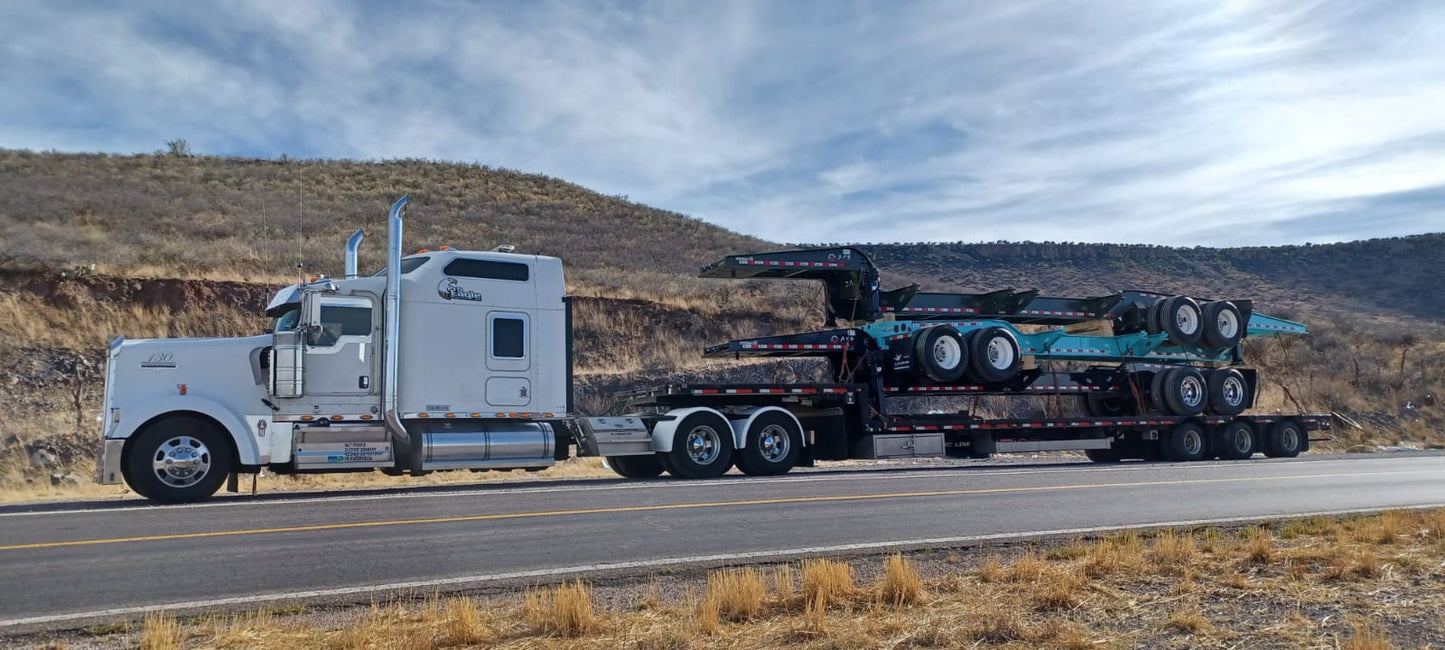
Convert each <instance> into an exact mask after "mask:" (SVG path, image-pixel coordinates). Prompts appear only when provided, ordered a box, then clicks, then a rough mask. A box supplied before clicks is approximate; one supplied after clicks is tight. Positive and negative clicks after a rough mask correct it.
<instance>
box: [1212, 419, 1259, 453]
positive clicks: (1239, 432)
mask: <svg viewBox="0 0 1445 650" xmlns="http://www.w3.org/2000/svg"><path fill="white" fill-rule="evenodd" d="M1255 439H1256V437H1255V435H1254V427H1253V426H1250V424H1249V423H1248V422H1238V421H1236V422H1230V423H1228V424H1226V425H1224V426H1222V427H1219V429H1218V430H1216V432H1215V439H1214V445H1213V446H1214V450H1215V451H1216V452H1218V453H1219V457H1220V458H1223V459H1225V460H1245V459H1248V458H1249V457H1250V456H1253V455H1254V446H1255Z"/></svg>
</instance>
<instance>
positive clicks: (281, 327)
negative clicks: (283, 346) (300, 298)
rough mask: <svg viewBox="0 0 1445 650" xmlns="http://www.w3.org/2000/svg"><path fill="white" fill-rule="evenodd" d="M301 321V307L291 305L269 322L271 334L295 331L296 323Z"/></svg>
mask: <svg viewBox="0 0 1445 650" xmlns="http://www.w3.org/2000/svg"><path fill="white" fill-rule="evenodd" d="M300 319H301V305H300V304H299V303H298V304H293V305H289V306H287V307H286V311H283V312H281V313H280V314H277V315H276V318H274V319H272V321H271V331H272V332H288V331H290V330H294V329H296V321H298V320H300Z"/></svg>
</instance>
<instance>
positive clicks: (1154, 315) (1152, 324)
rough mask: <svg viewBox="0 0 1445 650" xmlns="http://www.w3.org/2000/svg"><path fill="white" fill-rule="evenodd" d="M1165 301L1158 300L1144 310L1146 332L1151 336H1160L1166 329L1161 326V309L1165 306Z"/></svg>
mask: <svg viewBox="0 0 1445 650" xmlns="http://www.w3.org/2000/svg"><path fill="white" fill-rule="evenodd" d="M1163 303H1164V301H1163V300H1156V301H1154V302H1153V303H1150V304H1149V307H1148V308H1147V309H1145V310H1144V331H1145V332H1148V333H1150V334H1158V333H1160V332H1162V331H1164V329H1163V328H1162V327H1160V325H1159V308H1160V307H1161V306H1163Z"/></svg>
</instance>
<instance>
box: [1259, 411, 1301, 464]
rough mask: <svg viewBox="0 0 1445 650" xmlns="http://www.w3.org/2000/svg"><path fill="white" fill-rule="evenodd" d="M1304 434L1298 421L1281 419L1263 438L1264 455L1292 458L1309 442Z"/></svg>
mask: <svg viewBox="0 0 1445 650" xmlns="http://www.w3.org/2000/svg"><path fill="white" fill-rule="evenodd" d="M1305 435H1306V434H1305V430H1304V427H1301V426H1300V425H1299V423H1298V422H1295V421H1294V420H1281V421H1280V422H1279V423H1278V424H1275V425H1274V428H1272V429H1270V430H1269V435H1268V436H1267V437H1265V439H1264V455H1266V456H1269V457H1270V458H1294V457H1295V456H1298V455H1299V453H1300V452H1301V451H1304V450H1305V445H1308V444H1309V441H1308V439H1307V438H1306V437H1305Z"/></svg>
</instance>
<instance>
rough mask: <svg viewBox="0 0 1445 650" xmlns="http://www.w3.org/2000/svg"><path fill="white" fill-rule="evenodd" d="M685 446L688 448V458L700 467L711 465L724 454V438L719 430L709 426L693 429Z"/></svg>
mask: <svg viewBox="0 0 1445 650" xmlns="http://www.w3.org/2000/svg"><path fill="white" fill-rule="evenodd" d="M683 444H684V445H686V447H687V456H688V458H691V459H692V462H694V463H697V464H698V465H710V464H712V462H713V461H715V460H717V457H718V454H720V453H722V437H721V436H719V435H718V433H717V429H714V428H712V427H710V426H707V425H702V426H696V427H693V428H692V430H691V431H689V432H687V438H686V440H685V441H684V443H683Z"/></svg>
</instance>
